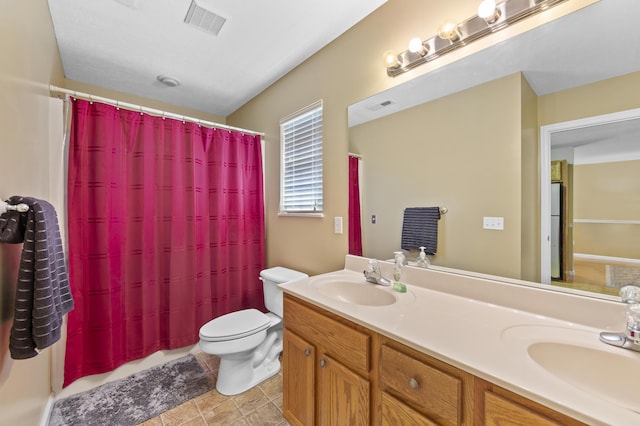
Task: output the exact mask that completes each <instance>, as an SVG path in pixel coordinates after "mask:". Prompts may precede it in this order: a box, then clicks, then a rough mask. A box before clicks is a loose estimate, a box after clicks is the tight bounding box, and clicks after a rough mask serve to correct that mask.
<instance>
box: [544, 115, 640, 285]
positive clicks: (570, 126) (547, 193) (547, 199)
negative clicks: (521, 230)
mask: <svg viewBox="0 0 640 426" xmlns="http://www.w3.org/2000/svg"><path fill="white" fill-rule="evenodd" d="M636 119H640V108H635V109H630V110H625V111H619V112H614V113H610V114H602V115H596V116H593V117H587V118H580V119H577V120H571V121H564V122H562V123H555V124H548V125H545V126H540V282H541V283H542V284H551V139H552V137H553V134H554V133H556V132H563V131H568V130H575V129H582V128H585V127H594V126H600V125H602V124H610V123H617V122H621V121H627V120H636ZM568 226H573V220H571V222H570V223H569V224H568Z"/></svg>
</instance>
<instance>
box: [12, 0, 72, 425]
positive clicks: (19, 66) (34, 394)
mask: <svg viewBox="0 0 640 426" xmlns="http://www.w3.org/2000/svg"><path fill="white" fill-rule="evenodd" d="M0 56H1V58H2V61H1V62H0V93H2V96H0V130H1V132H2V152H3V155H2V157H3V161H2V167H0V197H2V198H7V197H9V196H11V195H14V194H23V195H31V196H34V197H42V198H49V195H50V193H49V191H50V190H49V175H50V169H49V147H48V142H49V90H48V85H49V84H50V83H53V84H58V85H60V84H62V83H63V82H64V79H63V76H62V67H61V65H60V59H59V55H58V49H57V46H56V40H55V37H54V34H53V26H52V24H51V17H50V16H49V8H48V6H47V1H46V0H31V1H24V0H7V1H3V2H2V6H0ZM5 349H6V348H5ZM50 351H51V350H50V349H47V350H45V351H44V352H43V353H41V354H40V355H38V356H37V357H35V358H32V359H29V360H21V361H15V362H13V364H12V365H11V368H10V369H9V370H8V377H6V380H4V381H3V382H2V383H0V424H2V425H14V424H16V425H17V424H20V425H35V424H38V422H39V421H40V417H41V415H42V413H43V410H44V408H45V405H46V403H47V400H48V397H49V393H50V379H49V377H50V367H49V363H50V358H51V354H50Z"/></svg>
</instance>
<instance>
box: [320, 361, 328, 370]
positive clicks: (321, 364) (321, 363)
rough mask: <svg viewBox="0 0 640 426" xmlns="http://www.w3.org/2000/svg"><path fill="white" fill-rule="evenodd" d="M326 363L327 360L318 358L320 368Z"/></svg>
mask: <svg viewBox="0 0 640 426" xmlns="http://www.w3.org/2000/svg"><path fill="white" fill-rule="evenodd" d="M325 365H327V361H325V360H324V359H321V360H320V368H324V366H325Z"/></svg>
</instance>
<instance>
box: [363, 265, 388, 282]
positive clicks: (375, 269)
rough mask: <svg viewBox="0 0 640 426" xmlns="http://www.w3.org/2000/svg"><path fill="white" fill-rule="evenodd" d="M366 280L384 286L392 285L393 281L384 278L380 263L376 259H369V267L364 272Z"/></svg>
mask: <svg viewBox="0 0 640 426" xmlns="http://www.w3.org/2000/svg"><path fill="white" fill-rule="evenodd" d="M364 279H365V280H366V281H367V282H370V283H373V284H378V285H383V286H390V285H391V281H390V280H388V279H386V278H385V277H383V276H382V272H380V265H378V261H377V260H375V259H369V266H368V267H367V269H366V270H365V271H364Z"/></svg>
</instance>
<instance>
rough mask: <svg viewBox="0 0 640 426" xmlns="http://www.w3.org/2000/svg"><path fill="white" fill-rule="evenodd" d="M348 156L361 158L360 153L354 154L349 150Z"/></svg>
mask: <svg viewBox="0 0 640 426" xmlns="http://www.w3.org/2000/svg"><path fill="white" fill-rule="evenodd" d="M349 157H356V158H360V159H362V155H360V154H354V153H353V152H350V153H349Z"/></svg>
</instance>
